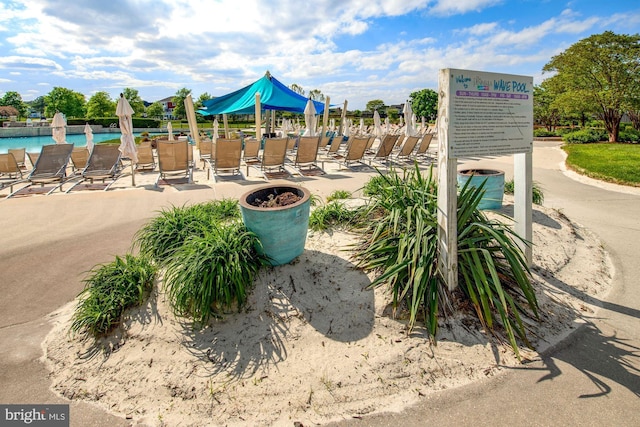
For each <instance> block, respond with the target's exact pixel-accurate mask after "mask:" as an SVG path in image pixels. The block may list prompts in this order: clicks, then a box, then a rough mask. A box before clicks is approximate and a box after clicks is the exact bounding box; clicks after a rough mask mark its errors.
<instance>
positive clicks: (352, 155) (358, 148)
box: [334, 136, 374, 168]
mask: <svg viewBox="0 0 640 427" xmlns="http://www.w3.org/2000/svg"><path fill="white" fill-rule="evenodd" d="M372 138H374V137H372V136H355V137H353V138H350V141H349V147H348V148H347V151H346V153H345V154H344V155H340V154H338V155H336V156H335V157H334V159H335V160H334V161H335V162H336V163H338V165H339V166H346V167H347V168H349V167H351V165H352V164H353V163H362V164H364V162H363V160H364V154H365V151H366V150H367V145H368V144H369V140H370V139H372Z"/></svg>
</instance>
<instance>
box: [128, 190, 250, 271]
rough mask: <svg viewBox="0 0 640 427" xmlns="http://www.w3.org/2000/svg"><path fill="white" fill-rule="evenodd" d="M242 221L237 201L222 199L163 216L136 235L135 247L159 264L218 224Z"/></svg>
mask: <svg viewBox="0 0 640 427" xmlns="http://www.w3.org/2000/svg"><path fill="white" fill-rule="evenodd" d="M239 217H240V208H239V205H238V201H237V200H232V199H221V200H214V201H212V202H208V203H200V204H195V205H191V206H182V207H175V206H174V207H172V208H171V209H165V210H162V211H161V212H160V214H159V215H158V216H156V217H155V218H153V219H152V220H151V221H150V222H149V223H147V224H146V225H145V226H144V227H142V228H141V229H140V230H138V232H137V233H136V235H135V241H134V246H137V247H139V248H140V253H141V254H144V255H147V256H149V257H150V258H151V259H153V260H154V261H156V262H157V263H159V264H162V263H163V262H164V261H165V260H166V259H167V258H169V257H170V256H171V255H172V254H173V253H174V252H175V251H176V250H177V249H178V248H180V246H182V244H183V243H184V242H185V241H186V240H187V238H189V237H190V236H194V235H195V236H204V235H205V234H206V232H207V231H209V230H211V229H212V227H214V226H215V224H216V223H217V222H220V221H226V220H229V219H233V218H239Z"/></svg>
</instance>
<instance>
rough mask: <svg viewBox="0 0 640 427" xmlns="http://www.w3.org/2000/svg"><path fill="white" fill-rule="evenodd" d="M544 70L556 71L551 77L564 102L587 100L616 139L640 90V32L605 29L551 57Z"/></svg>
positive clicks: (610, 139) (613, 139)
mask: <svg viewBox="0 0 640 427" xmlns="http://www.w3.org/2000/svg"><path fill="white" fill-rule="evenodd" d="M543 71H544V72H556V75H555V76H553V77H552V78H553V79H554V84H557V85H558V87H559V88H560V90H561V91H562V94H563V98H564V100H565V102H567V101H569V100H575V102H584V103H586V104H587V105H588V106H589V110H591V111H593V112H595V114H596V116H597V117H598V118H599V119H601V120H602V121H603V122H604V126H605V129H606V130H607V132H608V133H609V141H610V142H615V141H617V140H618V132H619V130H620V120H621V119H622V116H623V114H624V113H625V111H627V110H629V109H631V108H632V106H633V100H634V94H635V93H637V91H638V89H640V87H639V86H640V85H639V82H638V80H639V79H638V75H639V73H640V35H637V34H636V35H632V36H630V35H618V34H615V33H613V32H611V31H605V32H604V33H602V34H595V35H592V36H589V37H587V38H586V39H582V40H580V41H578V42H577V43H575V44H573V45H571V46H570V47H569V48H568V49H567V50H565V51H564V52H562V53H560V54H558V55H556V56H554V57H552V58H551V61H549V62H548V63H547V64H546V65H545V66H544V67H543Z"/></svg>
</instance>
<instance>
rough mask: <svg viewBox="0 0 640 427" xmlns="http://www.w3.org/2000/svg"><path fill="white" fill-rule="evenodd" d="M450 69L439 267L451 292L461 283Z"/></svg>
mask: <svg viewBox="0 0 640 427" xmlns="http://www.w3.org/2000/svg"><path fill="white" fill-rule="evenodd" d="M448 88H449V70H448V69H446V70H440V75H439V91H440V94H439V97H438V269H439V271H440V274H442V277H443V278H444V279H445V280H446V282H447V286H448V288H449V290H450V291H452V290H454V289H455V288H456V287H457V286H458V228H457V223H458V211H457V207H458V193H457V181H456V174H457V159H456V158H455V157H450V150H449V117H450V108H449V107H450V105H449V98H448V93H449V90H448ZM407 123H408V122H407Z"/></svg>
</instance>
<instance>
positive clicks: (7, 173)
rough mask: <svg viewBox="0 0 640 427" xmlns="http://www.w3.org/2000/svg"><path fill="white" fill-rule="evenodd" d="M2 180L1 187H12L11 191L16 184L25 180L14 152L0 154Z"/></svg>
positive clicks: (0, 175)
mask: <svg viewBox="0 0 640 427" xmlns="http://www.w3.org/2000/svg"><path fill="white" fill-rule="evenodd" d="M0 180H1V181H0V189H2V188H5V187H11V188H10V189H9V191H10V192H13V186H14V185H15V184H19V183H21V182H24V181H25V179H24V177H23V175H22V169H21V168H20V166H18V162H16V158H15V157H14V155H13V153H4V154H0Z"/></svg>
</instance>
